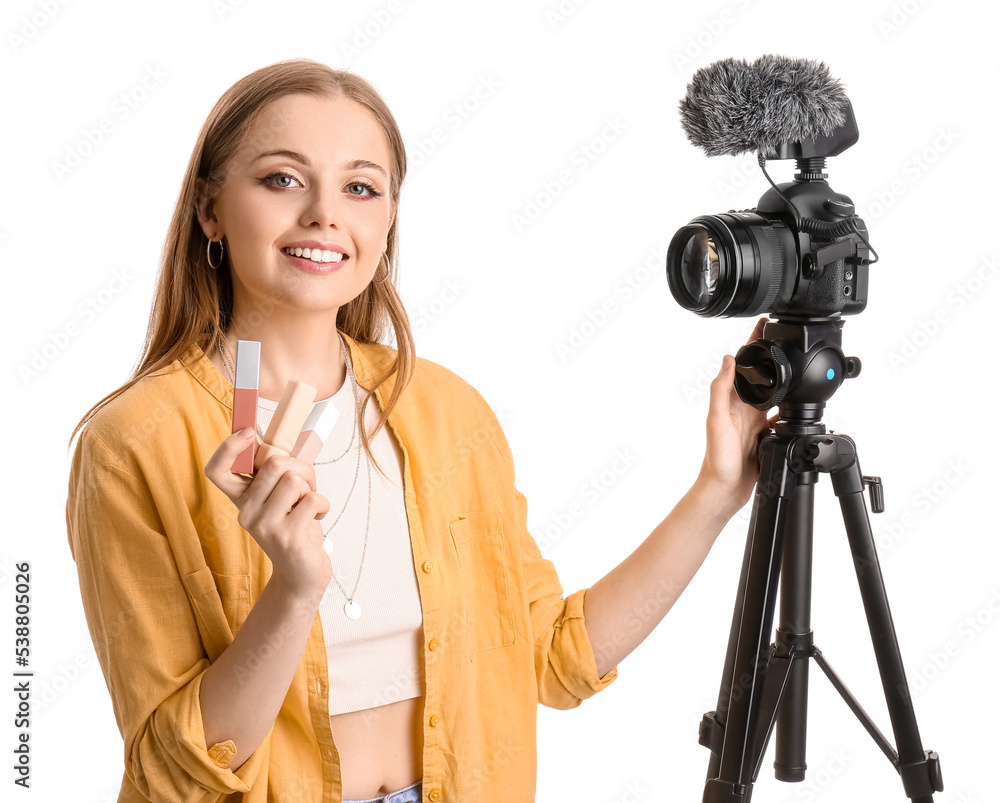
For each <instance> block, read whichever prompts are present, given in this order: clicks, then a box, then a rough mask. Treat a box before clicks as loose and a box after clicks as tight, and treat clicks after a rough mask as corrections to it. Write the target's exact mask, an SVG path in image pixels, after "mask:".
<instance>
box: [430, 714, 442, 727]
mask: <svg viewBox="0 0 1000 803" xmlns="http://www.w3.org/2000/svg"><path fill="white" fill-rule="evenodd" d="M440 724H441V717H439V716H438V715H437V714H435V715H434V716H432V717H431V727H432V728H436V727H437V726H438V725H440Z"/></svg>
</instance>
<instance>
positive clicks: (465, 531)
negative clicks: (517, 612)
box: [449, 510, 514, 653]
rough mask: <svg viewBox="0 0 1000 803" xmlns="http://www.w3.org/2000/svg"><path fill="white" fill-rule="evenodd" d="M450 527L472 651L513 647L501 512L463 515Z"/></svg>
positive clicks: (511, 615)
mask: <svg viewBox="0 0 1000 803" xmlns="http://www.w3.org/2000/svg"><path fill="white" fill-rule="evenodd" d="M449 527H450V530H451V538H452V541H453V542H454V544H455V550H456V552H457V553H458V562H459V566H460V568H461V575H460V578H461V580H460V588H461V593H462V598H463V601H464V606H465V616H466V626H467V630H466V632H467V633H468V634H469V643H470V644H471V646H472V652H474V653H475V652H480V651H482V650H492V649H495V648H497V647H506V646H508V645H510V644H513V643H514V612H513V606H512V603H511V588H510V574H509V571H508V568H507V564H508V556H507V544H506V541H505V539H504V532H503V525H502V521H501V516H500V512H499V511H496V510H481V511H472V512H469V513H461V514H459V516H458V518H457V519H456V520H455V521H453V522H451V524H450V525H449Z"/></svg>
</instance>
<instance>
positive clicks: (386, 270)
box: [372, 251, 389, 284]
mask: <svg viewBox="0 0 1000 803" xmlns="http://www.w3.org/2000/svg"><path fill="white" fill-rule="evenodd" d="M382 257H385V251H383V252H382V256H381V257H379V259H378V264H379V265H381V264H382ZM375 271H376V273H377V272H378V267H376V268H375ZM388 278H389V259H388V258H386V260H385V276H383V277H382V278H381V279H373V280H372V281H374V282H375V284H384V283H385V280H386V279H388Z"/></svg>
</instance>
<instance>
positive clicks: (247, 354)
mask: <svg viewBox="0 0 1000 803" xmlns="http://www.w3.org/2000/svg"><path fill="white" fill-rule="evenodd" d="M259 382H260V341H259V340H237V341H236V382H235V386H234V390H233V432H239V431H240V430H241V429H246V428H247V427H250V428H251V429H254V430H256V429H257V388H258V387H259ZM256 455H257V437H256V435H255V436H254V439H253V440H252V441H251V442H250V445H249V446H248V447H247V448H246V449H244V450H243V451H242V452H240V454H239V455H238V456H237V458H236V461H235V462H234V463H233V469H232V470H233V473H234V474H253V470H254V458H255V457H256Z"/></svg>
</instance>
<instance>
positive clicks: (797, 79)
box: [680, 55, 848, 157]
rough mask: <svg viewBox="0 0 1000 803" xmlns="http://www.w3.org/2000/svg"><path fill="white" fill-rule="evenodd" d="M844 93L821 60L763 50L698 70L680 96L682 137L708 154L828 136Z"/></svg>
mask: <svg viewBox="0 0 1000 803" xmlns="http://www.w3.org/2000/svg"><path fill="white" fill-rule="evenodd" d="M847 104H848V100H847V94H846V93H845V92H844V88H843V87H842V86H841V85H840V82H839V81H837V80H836V79H834V78H833V77H831V75H830V71H829V69H828V68H827V66H826V65H825V64H823V63H822V62H817V61H812V60H810V59H795V58H789V57H788V56H776V55H765V56H761V57H760V58H758V59H757V60H756V61H754V62H753V63H749V62H747V61H745V60H744V59H733V58H728V59H722V60H721V61H716V62H714V63H713V64H710V65H709V66H707V67H704V68H702V69H700V70H698V71H697V72H696V73H695V74H694V76H693V77H692V78H691V82H690V83H689V84H688V86H687V95H686V96H685V97H684V99H683V100H682V101H681V102H680V111H681V125H682V126H683V128H684V133H685V134H687V137H688V139H689V140H690V141H691V142H692V143H694V144H695V145H697V146H698V147H700V148H704V149H705V153H706V154H707V155H708V156H719V155H721V154H725V153H728V154H732V155H736V154H740V153H744V152H746V151H760V152H761V153H762V154H763V155H764V156H765V157H771V156H774V155H775V153H777V148H778V146H779V145H782V144H783V143H786V142H801V141H803V140H807V139H815V138H816V137H818V136H828V135H830V134H832V133H833V131H834V130H835V129H837V128H838V127H839V126H841V125H843V124H844V121H845V119H846V116H845V111H846V109H847Z"/></svg>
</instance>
